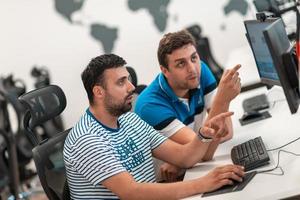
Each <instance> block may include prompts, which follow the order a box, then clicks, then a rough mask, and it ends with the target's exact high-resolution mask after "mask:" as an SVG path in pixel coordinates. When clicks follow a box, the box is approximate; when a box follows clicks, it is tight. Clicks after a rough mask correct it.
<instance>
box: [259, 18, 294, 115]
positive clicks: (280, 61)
mask: <svg viewBox="0 0 300 200" xmlns="http://www.w3.org/2000/svg"><path fill="white" fill-rule="evenodd" d="M277 23H282V26H283V27H284V25H283V21H282V19H280V18H278V19H277V20H275V21H274V22H273V23H272V24H271V25H270V26H268V27H267V28H266V29H265V30H264V31H263V35H264V37H265V40H266V43H267V46H268V48H269V51H270V53H271V56H272V59H273V62H274V66H275V68H276V71H277V73H278V72H279V73H278V77H279V80H280V82H281V86H282V88H283V91H284V94H285V97H286V99H287V103H288V105H289V108H290V111H291V113H292V114H294V113H296V112H297V110H298V108H299V99H300V96H299V84H296V85H295V84H292V81H295V80H291V78H293V79H297V81H299V80H298V74H297V71H295V72H294V73H295V74H292V75H291V74H289V72H291V70H290V71H288V68H287V66H286V65H289V67H292V66H290V65H295V66H294V67H295V68H297V65H296V63H294V62H293V58H292V51H293V45H292V44H291V43H290V45H289V47H288V48H287V49H286V50H285V52H282V54H281V55H278V54H277V52H276V50H275V49H276V47H275V46H274V45H273V43H272V38H271V37H272V36H271V37H270V35H269V33H268V31H269V30H270V28H272V27H273V26H275V25H277ZM286 37H287V38H286V39H287V40H288V41H289V39H288V36H286ZM289 42H290V41H289ZM289 56H290V58H289V59H290V62H289V64H288V63H287V62H285V60H284V59H285V58H288V57H289Z"/></svg>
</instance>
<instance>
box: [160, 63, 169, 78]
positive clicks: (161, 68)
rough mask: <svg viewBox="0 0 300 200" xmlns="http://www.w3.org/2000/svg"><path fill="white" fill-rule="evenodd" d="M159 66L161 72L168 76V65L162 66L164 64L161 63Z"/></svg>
mask: <svg viewBox="0 0 300 200" xmlns="http://www.w3.org/2000/svg"><path fill="white" fill-rule="evenodd" d="M159 67H160V70H161V72H162V73H163V75H164V76H165V77H168V72H169V70H168V68H166V67H164V66H162V65H160V66H159Z"/></svg>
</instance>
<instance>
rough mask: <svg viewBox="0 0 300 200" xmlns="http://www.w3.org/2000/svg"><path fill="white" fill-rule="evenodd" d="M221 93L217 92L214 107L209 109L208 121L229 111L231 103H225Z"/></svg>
mask: <svg viewBox="0 0 300 200" xmlns="http://www.w3.org/2000/svg"><path fill="white" fill-rule="evenodd" d="M219 92H220V91H218V92H217V94H216V96H215V98H214V100H213V103H212V106H211V108H210V109H209V113H208V117H207V119H211V118H212V117H214V116H216V115H218V114H220V113H223V112H227V111H228V109H229V104H230V102H227V101H224V100H223V99H222V95H221V94H220V93H219Z"/></svg>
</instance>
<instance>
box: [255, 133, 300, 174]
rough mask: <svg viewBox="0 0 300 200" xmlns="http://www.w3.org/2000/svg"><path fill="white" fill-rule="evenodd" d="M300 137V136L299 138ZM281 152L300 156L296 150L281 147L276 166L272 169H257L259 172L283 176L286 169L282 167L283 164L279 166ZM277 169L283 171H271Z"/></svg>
mask: <svg viewBox="0 0 300 200" xmlns="http://www.w3.org/2000/svg"><path fill="white" fill-rule="evenodd" d="M298 139H299V138H298ZM281 152H284V153H287V154H292V155H294V156H300V154H298V153H294V152H291V151H287V150H284V149H280V150H279V151H278V154H277V164H276V166H275V167H274V168H272V169H267V170H262V171H257V173H258V174H270V175H276V176H283V175H284V171H283V169H282V167H281V166H279V163H280V153H281ZM275 169H280V171H281V173H279V174H276V173H269V172H271V171H274V170H275Z"/></svg>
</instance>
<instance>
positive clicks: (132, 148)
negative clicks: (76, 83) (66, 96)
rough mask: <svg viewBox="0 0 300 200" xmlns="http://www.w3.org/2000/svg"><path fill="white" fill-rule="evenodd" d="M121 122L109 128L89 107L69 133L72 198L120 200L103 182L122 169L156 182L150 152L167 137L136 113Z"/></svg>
mask: <svg viewBox="0 0 300 200" xmlns="http://www.w3.org/2000/svg"><path fill="white" fill-rule="evenodd" d="M118 123H119V128H118V129H111V128H109V127H106V126H105V125H103V124H101V122H99V121H98V120H97V119H96V118H95V117H94V116H93V115H92V113H91V112H90V111H89V110H87V111H86V113H85V114H84V115H83V116H82V117H81V119H80V121H79V122H78V123H77V124H76V125H75V126H74V128H73V129H72V130H71V132H70V133H69V135H68V137H67V139H66V141H65V146H64V161H65V165H66V171H67V179H68V183H69V188H70V193H71V197H72V199H89V200H90V199H118V197H117V196H116V195H115V194H113V193H112V192H111V191H110V190H108V189H107V188H105V187H104V186H103V185H102V184H101V182H102V181H103V180H105V179H107V178H109V177H111V176H114V175H116V174H118V173H120V172H125V171H127V172H129V173H130V174H131V175H132V176H133V177H134V179H135V180H136V181H137V182H155V173H154V167H153V160H152V153H151V151H152V150H153V149H155V148H156V147H158V146H159V145H160V144H162V143H163V142H164V141H165V140H166V137H164V136H162V135H160V134H159V133H158V132H157V131H156V130H154V129H153V128H152V127H151V126H149V125H148V124H147V123H145V122H144V121H143V120H141V119H140V118H139V117H138V116H137V115H136V114H134V113H130V112H128V113H126V114H124V115H122V116H121V117H120V118H119V119H118ZM119 187H122V186H121V185H120V186H119Z"/></svg>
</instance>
